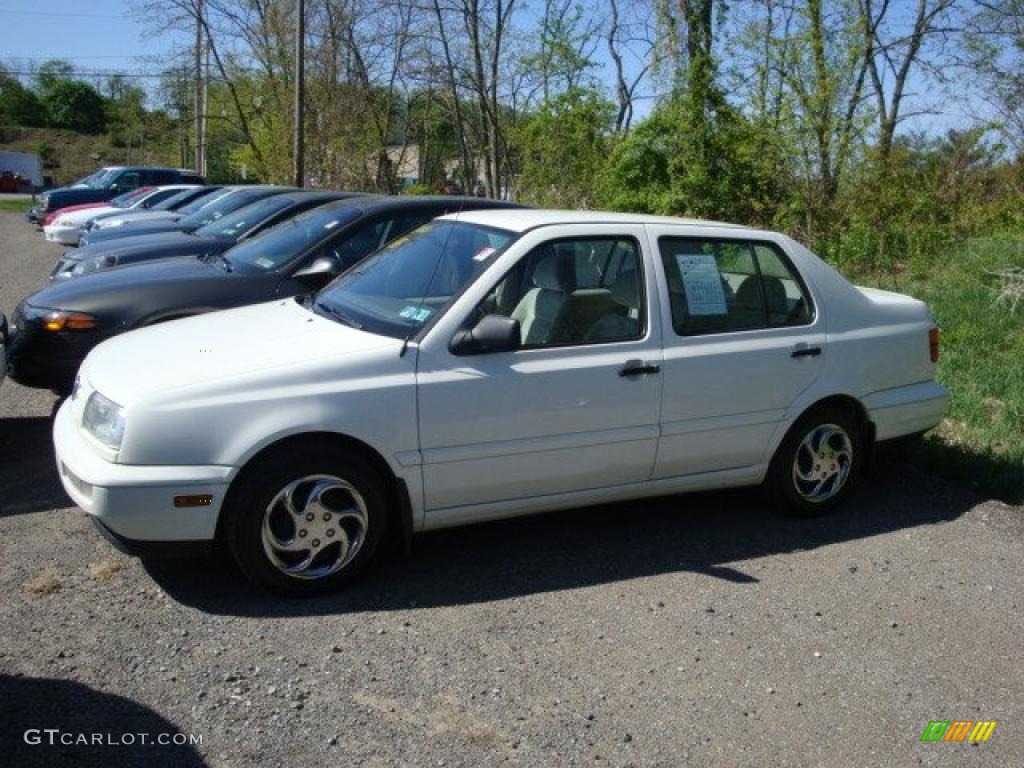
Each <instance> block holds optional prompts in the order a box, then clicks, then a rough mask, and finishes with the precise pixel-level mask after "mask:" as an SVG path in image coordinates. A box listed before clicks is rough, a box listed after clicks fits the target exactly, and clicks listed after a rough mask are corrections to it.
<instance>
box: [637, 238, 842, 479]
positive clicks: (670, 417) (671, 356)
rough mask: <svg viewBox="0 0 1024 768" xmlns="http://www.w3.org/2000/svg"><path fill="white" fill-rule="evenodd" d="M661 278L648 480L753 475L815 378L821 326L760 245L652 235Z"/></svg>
mask: <svg viewBox="0 0 1024 768" xmlns="http://www.w3.org/2000/svg"><path fill="white" fill-rule="evenodd" d="M651 235H652V239H653V240H654V241H655V244H656V247H657V248H658V252H659V257H660V258H659V260H660V262H661V265H662V275H663V276H664V278H665V281H664V283H663V284H662V286H661V291H662V296H663V302H662V304H663V307H662V318H663V323H664V328H665V358H664V365H663V373H664V379H665V395H664V397H663V398H662V413H661V439H660V441H659V445H658V460H657V463H656V465H655V468H654V475H653V477H654V479H662V478H668V477H679V476H683V475H690V474H696V473H701V472H713V471H720V470H740V469H743V468H748V467H749V468H753V467H756V466H757V465H759V464H760V463H761V462H763V461H764V460H765V452H766V449H767V447H768V445H769V441H770V439H771V436H772V434H773V433H774V431H775V430H776V428H777V427H778V425H779V423H780V421H782V420H783V419H784V418H785V416H786V413H787V409H788V408H789V407H790V405H791V404H792V403H793V402H794V401H795V400H796V399H797V397H798V396H799V395H800V394H801V393H802V392H803V391H804V390H805V389H807V388H808V387H809V386H811V385H812V384H813V383H814V381H815V379H816V378H817V377H818V375H819V373H820V371H821V367H822V359H823V357H824V355H825V354H826V353H827V351H826V348H825V330H824V322H823V321H822V319H821V317H820V315H819V314H818V312H817V311H816V305H815V302H814V300H813V296H812V294H811V292H810V291H809V290H808V287H807V285H806V283H805V282H804V281H803V280H802V278H801V277H800V275H799V273H798V272H797V270H796V268H795V267H794V266H793V264H792V262H791V261H790V259H789V258H788V256H786V254H785V251H784V250H783V249H782V247H781V246H780V245H778V244H777V243H775V242H771V241H769V240H755V239H746V238H743V237H742V236H740V237H725V236H718V235H710V236H706V237H699V236H690V235H686V234H682V233H681V231H680V229H679V228H673V227H670V226H661V227H652V228H651Z"/></svg>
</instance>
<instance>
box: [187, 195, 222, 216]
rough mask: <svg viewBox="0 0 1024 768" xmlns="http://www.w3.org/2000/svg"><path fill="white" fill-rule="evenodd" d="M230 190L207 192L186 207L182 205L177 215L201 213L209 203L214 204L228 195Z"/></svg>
mask: <svg viewBox="0 0 1024 768" xmlns="http://www.w3.org/2000/svg"><path fill="white" fill-rule="evenodd" d="M231 191H232V190H230V189H218V190H215V191H213V192H209V193H207V194H205V195H200V196H199V197H197V198H196V199H195V200H193V201H192V202H191V203H189V204H188V205H183V206H181V208H179V209H178V213H182V214H184V215H185V216H191V215H192V214H193V213H196V212H197V211H201V210H202V209H203V208H205V207H206V206H208V205H209V204H210V203H215V202H217V201H218V200H220V199H221V198H222V197H224V196H225V195H227V194H230V193H231Z"/></svg>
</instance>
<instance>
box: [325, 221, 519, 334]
mask: <svg viewBox="0 0 1024 768" xmlns="http://www.w3.org/2000/svg"><path fill="white" fill-rule="evenodd" d="M514 236H515V235H514V234H513V233H512V232H507V231H505V230H501V229H494V228H491V227H484V226H480V225H477V224H469V223H467V222H460V221H453V220H437V221H433V222H431V223H430V224H427V225H425V226H422V227H420V228H419V229H417V230H415V231H413V232H411V233H410V234H408V235H405V236H404V237H399V238H398V239H396V240H393V241H391V242H390V243H389V244H388V245H386V246H384V248H382V249H381V250H379V251H377V253H376V254H374V255H373V256H371V257H370V258H369V259H367V260H366V261H364V262H363V263H362V264H360V265H359V266H358V267H357V268H355V269H353V270H351V271H349V272H347V273H346V274H344V275H342V276H341V277H340V278H338V280H336V281H335V282H333V283H332V284H331V285H329V286H327V288H325V289H324V290H323V291H321V292H320V293H319V294H317V296H316V298H315V301H314V303H313V306H314V308H315V309H316V310H317V311H319V312H321V313H322V314H324V315H325V316H327V317H332V318H334V319H337V320H338V321H339V322H343V323H348V324H349V325H353V326H355V327H357V328H361V329H363V330H366V331H369V332H370V333H378V334H382V335H384V336H392V337H394V338H396V339H403V338H408V337H410V336H412V335H413V334H415V333H416V332H417V331H418V330H419V329H420V328H421V327H423V326H424V325H426V324H427V323H428V322H430V321H431V320H432V319H433V318H435V317H437V316H438V315H439V314H440V313H441V312H442V311H444V309H445V308H446V307H447V306H448V304H449V302H450V301H452V299H453V298H454V297H455V296H457V295H458V294H459V293H461V292H462V290H464V289H465V288H466V287H467V286H468V285H469V284H470V283H472V282H473V281H474V280H476V279H477V278H478V277H479V276H480V275H481V274H482V273H483V271H484V270H485V269H486V267H487V266H488V265H489V264H490V263H491V261H493V259H494V258H496V257H497V255H498V253H500V252H501V251H502V250H503V249H504V248H505V247H507V246H508V245H509V244H510V243H511V242H512V240H513V238H514Z"/></svg>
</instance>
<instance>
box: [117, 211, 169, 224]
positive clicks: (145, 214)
mask: <svg viewBox="0 0 1024 768" xmlns="http://www.w3.org/2000/svg"><path fill="white" fill-rule="evenodd" d="M181 218H184V216H183V215H182V214H181V213H178V212H177V211H130V212H128V213H122V214H120V215H117V214H115V215H113V216H108V217H106V218H105V219H104V220H103V225H104V226H105V227H106V226H109V224H111V223H112V222H115V221H123V222H124V223H125V224H129V223H130V224H132V226H135V225H136V224H139V225H141V224H144V223H146V222H152V223H154V224H156V223H159V222H164V221H177V220H178V219H181Z"/></svg>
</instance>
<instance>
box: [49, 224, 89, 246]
mask: <svg viewBox="0 0 1024 768" xmlns="http://www.w3.org/2000/svg"><path fill="white" fill-rule="evenodd" d="M43 233H44V234H45V235H46V240H47V242H50V243H60V244H61V245H78V238H79V237H81V235H82V229H81V227H57V226H54V225H52V224H51V225H50V226H48V227H43Z"/></svg>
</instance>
